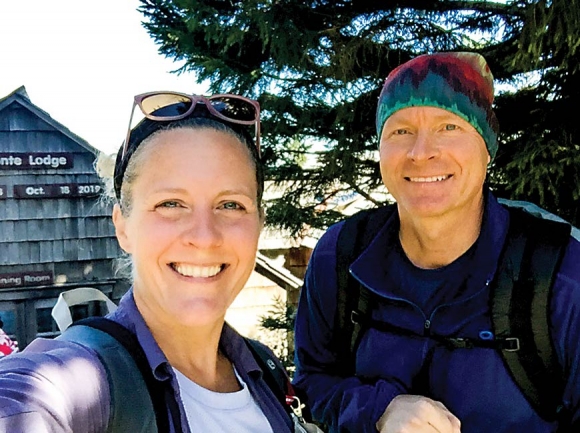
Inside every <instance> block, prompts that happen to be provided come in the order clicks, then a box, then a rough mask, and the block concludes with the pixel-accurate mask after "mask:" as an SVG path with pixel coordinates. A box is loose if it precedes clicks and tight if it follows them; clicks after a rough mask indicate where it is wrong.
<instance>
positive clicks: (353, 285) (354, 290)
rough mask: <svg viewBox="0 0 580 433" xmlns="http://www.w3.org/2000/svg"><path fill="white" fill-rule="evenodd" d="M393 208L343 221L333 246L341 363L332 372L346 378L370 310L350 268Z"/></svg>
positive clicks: (335, 343)
mask: <svg viewBox="0 0 580 433" xmlns="http://www.w3.org/2000/svg"><path fill="white" fill-rule="evenodd" d="M396 209H397V207H396V205H388V206H383V207H381V208H378V209H369V210H363V211H361V212H358V213H356V214H354V215H353V216H351V217H349V218H348V219H346V220H345V222H344V224H343V226H342V228H341V230H340V233H339V235H338V240H337V246H336V277H337V303H336V317H335V321H334V331H333V338H332V343H331V344H332V347H334V348H335V350H336V358H337V359H342V360H344V362H343V363H342V365H341V366H340V367H339V371H337V372H335V373H336V374H339V375H344V376H348V375H350V374H352V372H353V371H354V358H355V356H354V355H355V350H356V346H357V345H358V342H359V339H360V336H361V323H362V322H361V321H359V320H358V319H359V318H361V317H362V316H365V315H366V314H367V312H368V309H369V305H370V302H369V298H370V296H371V294H370V292H369V291H368V290H366V289H364V288H363V287H361V285H360V284H359V283H358V282H357V281H356V280H355V279H354V278H353V277H352V276H351V275H350V271H349V268H350V265H351V264H352V263H353V262H354V261H355V259H356V258H357V257H358V256H359V255H360V254H361V253H362V252H363V250H364V249H365V248H366V247H367V246H368V245H369V244H370V242H371V241H372V239H373V238H374V237H375V236H376V234H377V233H378V232H379V230H380V229H381V228H382V227H383V226H384V225H385V223H386V221H387V220H388V219H389V218H390V217H391V215H393V213H394V212H395V211H396ZM361 293H364V295H363V296H361Z"/></svg>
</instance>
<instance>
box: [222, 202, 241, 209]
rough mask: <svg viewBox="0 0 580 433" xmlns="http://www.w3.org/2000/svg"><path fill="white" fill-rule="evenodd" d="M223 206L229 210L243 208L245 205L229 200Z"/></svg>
mask: <svg viewBox="0 0 580 433" xmlns="http://www.w3.org/2000/svg"><path fill="white" fill-rule="evenodd" d="M222 208H223V209H227V210H241V209H243V208H244V207H243V206H242V205H240V204H239V203H236V202H234V201H228V202H226V203H224V204H222Z"/></svg>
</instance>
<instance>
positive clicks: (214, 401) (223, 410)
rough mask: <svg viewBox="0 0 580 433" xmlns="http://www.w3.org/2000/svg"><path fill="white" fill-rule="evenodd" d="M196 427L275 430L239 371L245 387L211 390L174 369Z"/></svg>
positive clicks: (251, 432)
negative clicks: (219, 390) (231, 389)
mask: <svg viewBox="0 0 580 433" xmlns="http://www.w3.org/2000/svg"><path fill="white" fill-rule="evenodd" d="M173 371H175V374H176V376H177V382H178V383H179V389H180V393H181V399H182V401H183V406H184V408H185V413H186V415H187V422H188V423H189V426H190V428H191V430H192V431H200V432H204V433H223V432H236V433H273V431H272V427H270V423H269V422H268V420H267V419H266V416H265V415H264V413H263V412H262V409H260V407H259V406H258V404H257V403H256V402H255V401H254V398H253V397H252V395H251V394H250V391H249V389H248V387H247V386H246V384H245V382H244V381H243V380H242V379H241V377H240V376H239V375H238V372H237V371H235V368H234V372H235V373H236V376H237V378H238V381H239V382H240V384H241V385H242V389H241V390H240V391H236V392H228V393H221V392H215V391H210V390H209V389H206V388H203V387H201V386H199V385H198V384H197V383H195V382H193V381H192V380H190V379H188V378H187V377H185V376H184V375H183V374H182V373H181V372H180V371H178V370H176V369H175V368H174V369H173Z"/></svg>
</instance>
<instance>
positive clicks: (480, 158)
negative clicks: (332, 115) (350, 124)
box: [380, 107, 490, 219]
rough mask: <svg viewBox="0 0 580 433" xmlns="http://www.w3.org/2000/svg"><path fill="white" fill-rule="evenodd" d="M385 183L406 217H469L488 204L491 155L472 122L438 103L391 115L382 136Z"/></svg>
mask: <svg viewBox="0 0 580 433" xmlns="http://www.w3.org/2000/svg"><path fill="white" fill-rule="evenodd" d="M380 158H381V161H380V165H381V175H382V178H383V182H384V184H385V186H386V187H387V189H388V191H389V192H390V193H391V194H392V195H393V197H395V199H396V200H397V203H398V205H399V213H400V215H401V218H405V217H407V216H408V217H411V218H414V219H415V218H432V217H446V216H452V215H455V216H462V215H465V216H469V215H471V212H479V211H480V210H481V203H482V191H483V188H482V186H483V183H484V181H485V176H486V171H487V164H488V163H489V161H490V157H489V153H488V151H487V148H486V146H485V142H484V140H483V138H482V137H481V135H479V133H478V132H477V131H476V130H475V128H474V127H473V126H471V124H469V123H468V122H466V121H465V120H463V119H462V118H460V117H459V116H457V115H455V114H453V113H451V112H450V111H447V110H443V109H441V108H436V107H410V108H405V109H402V110H399V111H397V112H395V113H394V114H393V115H392V116H391V117H389V118H388V119H387V121H386V122H385V125H384V127H383V131H382V134H381V140H380Z"/></svg>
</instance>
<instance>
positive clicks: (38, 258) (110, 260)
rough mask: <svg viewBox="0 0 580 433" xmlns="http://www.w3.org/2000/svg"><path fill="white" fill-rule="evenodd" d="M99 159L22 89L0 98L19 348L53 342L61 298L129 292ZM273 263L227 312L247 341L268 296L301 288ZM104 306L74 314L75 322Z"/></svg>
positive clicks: (2, 187)
mask: <svg viewBox="0 0 580 433" xmlns="http://www.w3.org/2000/svg"><path fill="white" fill-rule="evenodd" d="M97 155H98V150H96V149H95V148H93V147H92V146H91V145H89V144H88V143H87V142H86V141H85V140H83V139H82V138H80V137H79V136H77V135H75V134H74V133H72V132H71V131H70V130H69V129H67V128H66V127H65V126H63V125H62V124H60V123H59V122H57V121H55V120H54V119H53V118H52V117H51V116H50V115H49V114H48V113H46V112H45V111H43V110H42V109H40V108H39V107H37V106H36V105H34V104H33V103H32V102H31V101H30V99H29V97H28V95H27V93H26V89H25V88H24V87H20V88H19V89H17V90H15V91H14V92H13V93H11V94H10V95H8V96H6V97H4V98H2V99H0V318H1V319H2V321H3V322H4V331H5V332H6V333H7V334H9V335H11V336H12V337H14V338H16V339H17V340H18V343H19V346H20V347H21V348H23V347H25V346H26V345H27V344H28V343H30V342H31V341H32V340H33V339H34V338H35V337H38V336H45V337H53V336H55V335H58V329H57V327H56V324H55V322H54V320H53V319H52V317H51V311H52V307H53V306H54V304H55V302H56V300H57V298H58V295H59V294H60V293H61V292H63V291H66V290H70V289H73V288H78V287H93V288H97V289H99V290H101V291H102V292H104V293H105V294H106V295H107V296H109V297H110V298H112V299H113V300H115V301H117V300H118V299H119V298H120V297H121V296H122V294H123V293H124V292H125V291H126V290H127V288H128V285H127V283H126V282H125V281H123V280H122V279H121V278H118V277H116V276H115V272H114V267H115V259H116V258H118V257H119V256H120V254H121V249H120V248H119V246H118V244H117V240H116V238H115V234H114V228H113V225H112V222H111V218H110V215H111V205H110V204H107V203H105V202H104V201H103V200H102V199H101V196H100V194H101V191H102V185H101V182H100V179H99V177H98V176H97V174H96V172H95V169H94V162H95V159H96V156H97ZM274 263H275V262H274V261H272V260H271V259H268V258H267V257H266V256H263V255H261V254H259V256H258V260H257V263H256V271H257V272H254V273H253V275H252V277H251V278H250V282H249V283H248V285H246V288H245V289H244V291H242V293H241V294H240V296H239V297H238V299H236V302H235V303H234V305H232V308H231V309H230V310H232V311H228V315H229V318H228V317H227V320H228V321H229V322H230V323H232V321H233V322H236V321H237V322H238V323H239V326H236V323H232V324H233V325H234V326H235V327H237V328H241V329H239V330H240V331H241V332H242V333H245V334H246V335H247V334H250V336H255V335H251V334H252V333H254V334H255V333H256V331H255V329H254V328H255V326H254V325H255V323H256V322H257V320H258V317H259V316H258V314H266V313H267V311H268V307H269V306H271V305H272V302H273V301H272V298H274V297H278V298H280V297H281V296H282V297H284V298H285V296H286V290H292V291H294V293H296V292H297V290H298V288H299V287H300V285H301V280H300V278H296V277H295V276H293V275H292V274H291V273H290V272H289V271H288V270H287V269H284V268H283V266H280V265H275V264H274ZM248 286H249V287H248ZM244 292H246V294H245V295H244ZM103 307H104V305H101V303H99V302H94V303H91V304H90V305H87V304H85V305H79V306H75V307H73V308H72V310H73V311H72V315H73V319H74V320H76V319H79V318H82V317H86V316H88V315H99V314H101V313H102V311H100V309H101V308H103ZM248 317H250V320H248ZM252 321H253V322H252ZM252 323H254V325H252ZM252 326H254V328H252Z"/></svg>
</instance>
